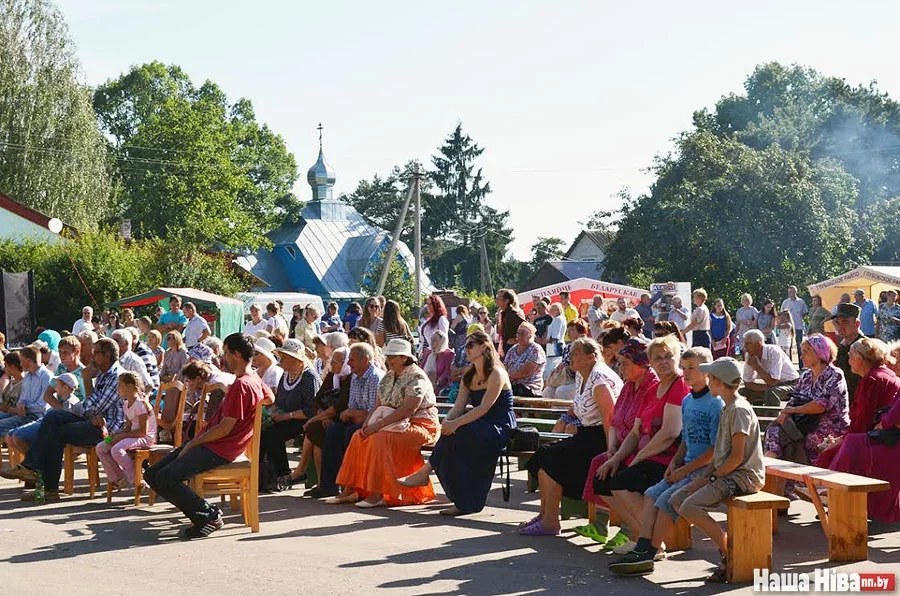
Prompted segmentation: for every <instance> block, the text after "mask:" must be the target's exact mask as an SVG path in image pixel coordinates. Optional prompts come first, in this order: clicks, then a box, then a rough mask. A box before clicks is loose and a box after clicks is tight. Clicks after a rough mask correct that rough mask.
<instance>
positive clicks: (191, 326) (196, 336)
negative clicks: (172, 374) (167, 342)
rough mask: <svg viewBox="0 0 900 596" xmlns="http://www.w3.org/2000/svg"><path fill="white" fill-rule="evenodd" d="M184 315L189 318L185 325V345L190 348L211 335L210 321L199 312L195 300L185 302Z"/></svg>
mask: <svg viewBox="0 0 900 596" xmlns="http://www.w3.org/2000/svg"><path fill="white" fill-rule="evenodd" d="M184 316H186V317H187V320H188V322H187V325H185V326H184V345H185V347H187V348H188V349H190V348H193V347H194V346H196V345H197V344H199V343H200V342H202V341H203V340H204V339H206V338H207V337H209V336H210V332H209V323H207V322H206V319H204V318H203V317H201V316H200V315H199V314H197V307H196V306H194V303H193V302H185V303H184Z"/></svg>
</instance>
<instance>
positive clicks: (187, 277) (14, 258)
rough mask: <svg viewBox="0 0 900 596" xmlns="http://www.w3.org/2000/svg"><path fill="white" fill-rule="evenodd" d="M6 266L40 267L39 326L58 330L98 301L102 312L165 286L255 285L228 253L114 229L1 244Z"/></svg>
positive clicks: (1, 262) (0, 260) (225, 290)
mask: <svg viewBox="0 0 900 596" xmlns="http://www.w3.org/2000/svg"><path fill="white" fill-rule="evenodd" d="M0 269H2V270H3V271H10V272H20V271H28V270H33V271H34V289H35V301H36V311H37V322H38V325H40V326H43V327H47V328H50V329H58V330H63V329H70V328H71V326H72V323H73V322H74V321H75V320H76V319H77V318H78V317H79V315H80V313H81V308H82V307H83V306H85V305H88V304H93V305H94V308H95V310H96V309H97V308H98V306H99V307H102V306H103V304H105V303H106V302H111V301H113V300H117V299H119V298H125V297H127V296H133V295H135V294H140V293H143V292H146V291H149V290H152V289H153V288H155V287H159V286H167V287H190V288H195V289H198V290H205V291H207V292H213V293H216V294H222V295H225V296H231V295H233V294H234V293H235V292H240V291H242V290H246V289H248V288H249V283H247V281H246V280H245V279H244V278H243V277H242V276H241V275H240V274H239V273H237V272H235V271H232V270H231V269H230V267H229V265H228V259H227V258H226V257H225V256H224V255H222V254H215V253H207V252H205V251H203V250H200V249H198V248H196V247H190V246H188V245H186V244H183V243H180V242H178V241H169V242H164V241H160V240H148V241H135V242H130V243H129V242H125V241H124V240H122V239H120V238H118V237H116V235H115V234H113V233H112V232H109V231H101V232H91V233H84V234H81V235H79V236H78V237H77V238H73V239H70V240H69V241H67V242H65V243H60V244H56V245H49V244H38V243H36V242H26V243H25V244H21V245H20V244H16V243H14V242H11V241H4V242H0ZM79 274H80V276H81V279H83V280H84V283H82V281H81V279H79ZM85 286H87V288H89V289H90V294H91V295H93V298H94V299H95V300H96V303H94V301H93V300H92V299H91V296H90V295H89V294H88V291H87V290H86V289H85Z"/></svg>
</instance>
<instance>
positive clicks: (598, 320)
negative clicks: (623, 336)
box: [588, 294, 609, 341]
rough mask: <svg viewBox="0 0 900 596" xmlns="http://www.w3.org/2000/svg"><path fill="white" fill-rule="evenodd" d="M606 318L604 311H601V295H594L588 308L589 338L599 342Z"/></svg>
mask: <svg viewBox="0 0 900 596" xmlns="http://www.w3.org/2000/svg"><path fill="white" fill-rule="evenodd" d="M608 318H609V317H607V316H606V311H604V310H603V295H602V294H595V295H594V298H593V300H592V302H591V306H590V307H589V308H588V323H589V324H590V326H591V337H593V338H594V339H596V340H597V341H600V332H601V331H602V326H603V321H605V320H606V319H608Z"/></svg>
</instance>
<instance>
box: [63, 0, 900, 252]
mask: <svg viewBox="0 0 900 596" xmlns="http://www.w3.org/2000/svg"><path fill="white" fill-rule="evenodd" d="M57 4H58V6H59V7H60V8H61V9H62V11H63V13H64V15H65V17H66V19H67V22H68V24H69V28H70V33H71V35H72V38H73V39H74V41H75V43H76V45H77V47H78V55H79V57H80V59H81V62H82V67H83V78H84V80H85V82H87V83H88V84H91V85H97V84H100V83H103V82H104V81H106V80H108V79H111V78H116V77H118V76H119V75H120V74H121V73H123V72H125V71H127V70H128V69H129V68H130V67H131V66H132V65H138V64H142V63H145V62H149V61H152V60H159V61H162V62H165V63H171V64H177V65H179V66H181V67H182V68H183V69H184V70H185V71H186V72H187V73H188V74H189V75H190V76H191V77H192V79H193V80H194V82H195V83H198V84H199V83H201V82H202V81H204V80H206V79H209V80H212V81H214V82H216V83H217V84H218V85H219V86H220V87H221V88H222V89H223V91H224V92H225V93H226V94H227V95H228V98H229V100H231V101H234V100H237V99H238V98H240V97H246V98H248V99H250V100H251V101H252V102H253V105H254V108H255V110H256V117H257V120H258V121H260V122H265V123H267V124H268V125H269V126H270V127H271V128H272V129H273V130H274V131H276V132H278V133H279V134H281V135H282V136H283V137H284V139H285V141H286V143H287V146H288V149H289V150H290V151H291V152H293V153H294V155H295V157H296V159H297V162H298V165H299V168H300V173H301V175H300V179H299V180H298V183H297V186H296V187H295V192H296V193H297V195H298V196H299V197H300V198H302V199H304V200H306V199H308V198H309V196H310V189H309V187H308V185H307V183H306V175H305V174H306V170H307V169H308V168H309V167H310V166H311V165H312V164H313V162H314V161H315V159H316V156H317V135H318V133H317V131H316V126H317V125H318V123H319V122H321V123H322V124H323V126H324V139H325V155H326V157H327V159H328V161H329V163H330V164H331V165H332V166H333V167H334V169H335V171H336V175H337V182H336V184H335V193H336V194H339V193H341V192H348V193H349V192H351V191H353V189H354V188H355V187H356V185H357V183H358V182H359V181H360V180H361V179H369V178H371V177H372V176H373V175H374V174H376V173H378V174H387V173H389V172H390V169H391V168H392V167H393V166H394V165H398V164H401V165H402V164H404V163H406V162H407V161H409V160H410V159H419V160H420V161H422V162H423V163H426V164H430V156H431V155H433V154H435V153H436V152H437V148H438V146H440V145H441V143H442V141H443V139H444V138H445V137H446V136H447V135H448V134H449V133H450V132H451V131H452V130H453V129H454V128H455V126H456V124H457V122H461V123H462V125H463V128H464V130H465V131H466V132H467V133H468V134H470V135H471V136H472V138H473V139H474V140H475V141H476V142H478V144H479V145H480V146H481V147H483V148H484V153H483V154H482V156H481V159H480V161H479V165H480V166H481V167H482V168H483V172H484V176H485V178H486V179H487V180H489V181H490V183H491V188H492V189H493V192H492V194H491V195H489V196H488V198H487V202H488V204H490V205H491V206H493V207H495V208H498V209H504V210H505V209H508V210H510V212H511V213H510V224H511V227H512V229H513V235H514V238H515V239H514V242H513V243H512V244H511V246H510V249H511V252H512V254H513V255H514V256H516V257H518V258H520V259H526V258H528V256H529V249H530V246H531V245H532V244H533V243H534V242H535V240H536V239H537V238H538V237H539V236H545V237H549V236H555V237H559V238H562V239H563V240H564V241H565V242H566V243H567V244H568V243H570V242H572V240H574V238H575V236H576V235H577V234H578V232H579V230H580V229H581V226H580V225H579V222H583V221H586V220H587V218H588V217H589V215H590V214H591V213H592V212H593V211H596V210H601V209H603V210H607V209H616V208H618V206H619V201H618V199H616V198H615V195H616V193H617V192H618V191H619V190H621V189H622V188H629V189H630V190H631V192H632V193H641V192H646V191H647V189H648V186H649V185H650V184H651V183H652V177H651V176H650V175H649V174H648V173H647V168H648V166H650V165H651V164H652V162H653V158H654V156H656V155H659V154H664V153H666V152H668V151H670V150H671V149H672V146H673V145H672V139H673V138H674V137H675V136H676V135H677V134H678V133H679V132H681V131H684V130H686V129H688V128H689V127H690V126H691V116H692V114H693V112H694V111H695V110H697V109H701V108H704V107H712V106H714V105H715V102H716V101H717V100H718V99H719V98H721V97H722V96H724V95H728V94H730V93H741V92H742V89H743V82H744V80H745V79H746V77H747V76H748V75H749V74H750V73H751V72H752V71H753V69H754V67H755V66H756V65H758V64H761V63H764V62H769V61H773V60H774V61H780V62H782V63H785V64H793V63H797V64H802V65H805V66H809V67H813V68H815V69H816V70H818V71H819V72H821V73H823V74H826V75H829V76H838V77H842V78H845V79H846V80H847V81H848V82H849V83H851V84H860V83H862V84H868V83H869V82H870V81H873V80H877V81H878V85H879V88H880V89H882V90H883V91H886V92H888V93H889V94H890V95H891V96H892V97H894V98H900V69H898V68H897V66H896V54H897V51H896V41H895V40H896V23H898V22H900V3H896V2H874V1H873V2H866V3H864V4H863V3H860V4H852V3H847V2H837V1H831V0H820V1H817V2H811V1H798V0H792V1H791V2H783V1H781V2H770V1H765V0H757V1H756V2H753V3H740V4H738V3H730V2H699V1H698V2H691V1H686V2H659V1H650V2H636V3H624V2H616V3H612V2H598V1H596V0H594V1H586V2H580V1H574V0H572V1H568V0H559V1H558V2H553V3H551V2H533V1H528V0H517V1H515V2H512V1H507V2H499V1H494V2H486V1H484V0H481V1H472V0H456V1H455V2H394V1H391V0H384V1H382V2H362V1H360V0H357V1H356V2H351V1H347V0H325V1H319V2H310V1H309V0H305V1H299V2H298V1H297V0H293V1H287V0H256V1H255V2H246V1H241V2H238V1H235V0H217V1H209V0H180V1H177V2H175V1H170V0H153V1H143V0H57Z"/></svg>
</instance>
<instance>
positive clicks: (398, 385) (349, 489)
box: [326, 339, 440, 508]
mask: <svg viewBox="0 0 900 596" xmlns="http://www.w3.org/2000/svg"><path fill="white" fill-rule="evenodd" d="M384 355H385V357H386V358H387V365H388V372H387V374H386V375H385V376H384V378H383V379H382V380H381V383H380V384H379V386H378V400H377V403H376V408H375V410H374V411H372V412H371V413H370V414H369V416H368V417H367V418H366V421H365V423H364V424H363V425H362V428H361V429H360V430H358V431H357V432H356V433H355V434H354V435H353V438H352V439H351V440H350V445H349V446H348V447H347V452H346V454H345V455H344V462H343V464H342V465H341V470H340V472H339V473H338V476H337V484H339V485H340V486H341V487H343V490H342V492H341V494H340V495H339V496H337V497H332V498H330V499H328V500H327V501H326V503H332V504H338V503H349V502H356V505H357V506H358V507H362V508H370V507H385V506H391V505H418V504H421V503H427V502H428V501H430V500H432V499H434V487H433V486H432V485H431V481H430V480H429V481H428V482H427V483H426V485H425V486H417V487H408V486H404V485H402V484H400V482H399V480H398V479H399V478H403V477H406V476H409V475H410V474H412V473H413V472H415V471H416V470H418V469H419V468H421V467H422V466H423V465H424V463H425V461H424V460H423V459H422V446H423V445H427V444H430V443H434V441H435V440H436V439H437V437H438V434H439V433H440V425H439V424H438V417H437V408H435V396H434V390H433V389H432V387H431V382H430V381H429V380H428V376H427V375H426V374H425V371H423V370H422V369H421V368H419V367H418V366H416V357H415V356H414V355H413V353H412V346H410V344H409V342H407V341H405V340H402V339H394V340H391V341H389V342H388V344H387V346H385V349H384ZM360 498H362V501H358V502H357V500H358V499H360Z"/></svg>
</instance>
